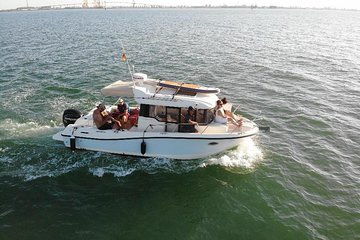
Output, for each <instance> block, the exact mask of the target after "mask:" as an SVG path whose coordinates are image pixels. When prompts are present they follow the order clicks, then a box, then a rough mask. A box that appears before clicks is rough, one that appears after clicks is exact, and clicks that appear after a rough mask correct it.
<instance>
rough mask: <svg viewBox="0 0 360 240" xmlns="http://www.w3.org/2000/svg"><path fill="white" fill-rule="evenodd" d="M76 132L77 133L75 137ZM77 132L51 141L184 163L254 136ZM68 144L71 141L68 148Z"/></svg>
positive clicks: (234, 145) (230, 146) (61, 135)
mask: <svg viewBox="0 0 360 240" xmlns="http://www.w3.org/2000/svg"><path fill="white" fill-rule="evenodd" d="M77 131H79V132H78V133H76V132H77ZM77 131H76V132H75V133H74V134H68V133H69V132H70V131H68V130H67V129H65V130H64V131H63V132H61V133H59V134H58V135H57V137H54V139H56V140H63V142H64V144H65V146H67V147H72V148H75V149H85V150H93V151H101V152H108V153H114V154H123V155H133V156H141V157H163V158H172V159H184V160H185V159H197V158H204V157H207V156H210V155H213V154H216V153H220V152H223V151H225V150H227V149H230V148H234V147H236V146H238V145H240V144H241V143H242V142H243V141H244V140H245V139H247V138H250V137H252V136H253V135H255V134H256V132H252V133H248V134H240V133H239V134H231V136H229V135H224V134H196V133H193V134H191V133H190V134H189V133H166V132H165V133H157V132H149V133H146V134H144V136H142V134H143V133H140V132H129V131H114V130H107V131H99V130H97V131H96V133H92V134H89V130H84V129H83V130H77ZM81 132H83V133H84V132H86V134H81ZM90 136H92V137H90ZM71 138H72V139H73V140H71ZM71 141H73V142H72V144H71ZM142 145H143V147H142ZM144 145H145V147H144Z"/></svg>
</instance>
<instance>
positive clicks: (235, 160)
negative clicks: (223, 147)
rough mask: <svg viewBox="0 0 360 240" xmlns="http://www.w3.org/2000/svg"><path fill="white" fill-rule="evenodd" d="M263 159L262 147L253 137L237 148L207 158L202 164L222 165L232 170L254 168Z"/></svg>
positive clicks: (204, 165)
mask: <svg viewBox="0 0 360 240" xmlns="http://www.w3.org/2000/svg"><path fill="white" fill-rule="evenodd" d="M262 159H263V153H262V151H261V149H260V148H259V147H258V146H257V145H256V143H255V142H254V141H253V140H252V139H246V142H245V143H244V144H242V145H241V146H239V147H237V148H236V149H233V150H230V151H227V152H225V153H223V154H222V155H220V156H218V157H211V158H209V159H207V160H205V161H204V162H203V163H202V166H203V167H206V166H211V165H220V166H223V167H226V168H227V169H232V170H236V169H239V170H252V169H255V167H256V166H257V165H258V164H259V163H260V162H261V161H262Z"/></svg>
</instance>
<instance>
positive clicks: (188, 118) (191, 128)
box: [182, 106, 199, 133]
mask: <svg viewBox="0 0 360 240" xmlns="http://www.w3.org/2000/svg"><path fill="white" fill-rule="evenodd" d="M194 113H195V109H194V108H193V107H192V106H190V107H189V108H188V110H187V114H186V115H185V125H184V126H183V127H182V130H183V132H189V133H197V132H198V130H197V129H196V128H195V126H198V125H199V124H198V123H197V122H195V121H193V119H194Z"/></svg>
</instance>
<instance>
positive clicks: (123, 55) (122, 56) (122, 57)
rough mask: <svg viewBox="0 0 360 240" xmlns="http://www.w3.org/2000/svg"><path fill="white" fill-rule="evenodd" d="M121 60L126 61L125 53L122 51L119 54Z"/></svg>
mask: <svg viewBox="0 0 360 240" xmlns="http://www.w3.org/2000/svg"><path fill="white" fill-rule="evenodd" d="M121 60H122V61H123V62H126V60H127V56H126V54H125V53H123V54H122V55H121Z"/></svg>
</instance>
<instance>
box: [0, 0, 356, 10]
mask: <svg viewBox="0 0 360 240" xmlns="http://www.w3.org/2000/svg"><path fill="white" fill-rule="evenodd" d="M101 1H103V0H101ZM111 1H113V2H132V0H108V1H107V2H111ZM82 2H83V0H28V3H29V6H30V7H38V6H46V5H57V4H73V3H82ZM88 2H89V4H92V3H93V0H88ZM135 2H141V3H148V4H162V5H167V6H169V5H173V6H177V5H192V6H200V5H205V4H211V5H213V6H216V5H224V4H226V5H242V4H246V5H254V4H256V5H258V6H270V5H276V6H282V7H295V6H296V7H333V8H347V9H359V10H360V0H135ZM25 6H26V0H0V9H14V8H18V7H25Z"/></svg>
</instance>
